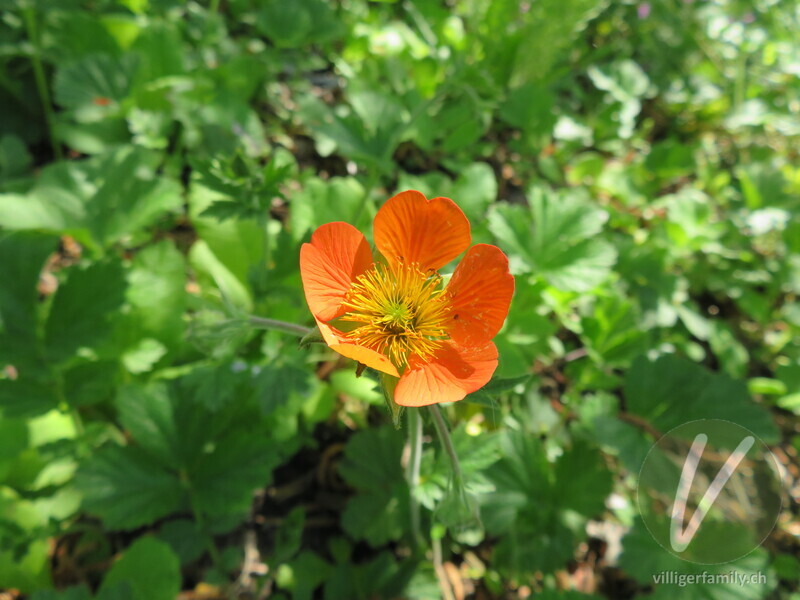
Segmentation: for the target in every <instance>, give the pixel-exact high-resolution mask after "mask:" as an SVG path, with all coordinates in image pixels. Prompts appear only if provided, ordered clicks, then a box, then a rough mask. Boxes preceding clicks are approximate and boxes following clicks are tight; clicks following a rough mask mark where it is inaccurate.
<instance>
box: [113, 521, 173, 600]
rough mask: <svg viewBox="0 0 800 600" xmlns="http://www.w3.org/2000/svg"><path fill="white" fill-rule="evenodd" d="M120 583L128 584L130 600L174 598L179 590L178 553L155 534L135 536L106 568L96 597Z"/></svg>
mask: <svg viewBox="0 0 800 600" xmlns="http://www.w3.org/2000/svg"><path fill="white" fill-rule="evenodd" d="M120 584H123V585H127V586H129V587H130V590H131V592H132V598H133V600H175V598H176V597H177V596H178V592H180V590H181V571H180V563H179V561H178V557H177V556H175V554H174V553H173V552H172V550H171V549H170V547H169V546H168V545H167V544H165V543H164V542H162V541H159V540H157V539H156V538H153V537H142V538H139V539H138V540H136V541H135V542H134V543H133V544H131V545H130V547H129V548H128V549H127V550H126V551H125V554H123V555H122V558H121V559H120V560H119V561H117V562H116V563H114V565H113V566H112V567H111V569H110V570H109V571H108V574H107V575H106V576H105V579H103V583H102V585H101V586H100V590H99V597H100V598H103V597H106V596H105V595H106V594H108V592H109V590H111V589H113V587H114V586H118V585H120Z"/></svg>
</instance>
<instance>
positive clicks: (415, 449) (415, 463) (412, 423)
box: [406, 408, 422, 549]
mask: <svg viewBox="0 0 800 600" xmlns="http://www.w3.org/2000/svg"><path fill="white" fill-rule="evenodd" d="M407 412H408V446H409V449H410V451H411V452H410V454H409V457H408V464H407V465H406V480H407V481H408V487H409V490H410V513H411V537H412V539H413V540H414V547H415V549H419V548H420V547H422V536H421V534H420V512H419V501H418V500H417V497H416V495H415V494H414V492H415V490H416V489H417V486H418V485H419V468H420V464H421V463H422V419H421V418H420V414H419V411H418V410H417V409H415V408H412V409H410V410H408V411H407Z"/></svg>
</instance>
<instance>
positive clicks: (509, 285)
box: [446, 244, 514, 346]
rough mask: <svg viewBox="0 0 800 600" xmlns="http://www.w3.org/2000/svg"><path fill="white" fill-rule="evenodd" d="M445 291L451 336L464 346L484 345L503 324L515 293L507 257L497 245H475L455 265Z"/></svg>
mask: <svg viewBox="0 0 800 600" xmlns="http://www.w3.org/2000/svg"><path fill="white" fill-rule="evenodd" d="M446 293H447V295H448V296H449V297H450V302H451V306H452V309H451V311H450V314H449V316H448V322H449V324H450V330H449V331H450V337H451V338H452V339H453V340H454V341H455V342H456V343H457V344H460V345H462V346H475V345H481V344H485V343H486V342H488V341H489V340H491V339H492V338H493V337H494V336H495V335H497V332H498V331H500V328H501V327H502V326H503V322H504V321H505V320H506V316H507V315H508V307H509V305H510V304H511V296H513V295H514V276H513V275H511V273H509V271H508V257H506V255H505V254H503V251H502V250H500V248H498V247H497V246H491V245H489V244H476V245H475V246H473V247H472V248H470V249H469V250H468V251H467V253H466V254H465V255H464V258H463V259H461V262H460V263H459V264H458V266H457V267H456V270H455V273H453V277H452V278H451V279H450V283H448V285H447V290H446Z"/></svg>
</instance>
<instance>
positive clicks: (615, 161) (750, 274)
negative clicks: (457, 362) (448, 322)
mask: <svg viewBox="0 0 800 600" xmlns="http://www.w3.org/2000/svg"><path fill="white" fill-rule="evenodd" d="M0 11H1V13H0V14H2V22H3V25H2V28H0V49H1V50H2V51H0V65H2V68H0V103H2V106H3V107H4V110H3V115H2V117H0V191H2V194H0V411H1V414H2V418H1V419H0V589H6V590H7V591H6V592H5V594H6V595H7V596H8V597H10V598H15V597H17V596H18V595H28V594H30V597H31V598H33V599H34V600H88V599H91V598H95V599H102V600H115V599H125V600H128V599H133V600H160V599H162V598H163V599H164V600H166V599H172V598H175V597H176V596H177V595H178V593H179V591H181V590H184V592H183V596H182V597H184V598H216V597H231V596H232V597H237V596H239V597H243V598H244V597H267V596H270V594H271V596H270V597H274V598H285V599H289V598H292V599H297V600H302V599H307V598H312V597H314V598H326V599H339V598H354V599H356V598H395V597H407V598H417V599H427V598H438V597H441V595H442V594H447V593H450V594H452V597H454V598H462V597H466V596H469V597H476V598H500V597H526V596H528V595H530V594H532V593H533V594H534V595H538V596H539V597H541V598H543V599H569V600H579V599H584V598H585V599H588V598H603V597H604V598H639V597H642V598H644V597H648V598H719V599H723V598H731V597H736V598H753V599H756V598H767V597H770V598H773V597H774V598H795V599H796V598H798V597H800V596H799V595H798V592H797V590H798V580H800V562H798V553H799V550H798V548H799V547H800V546H799V545H798V542H797V536H798V534H800V528H799V527H798V520H797V507H796V504H794V503H791V502H789V503H787V504H785V509H784V512H783V514H782V515H781V518H780V520H779V524H778V527H777V528H776V530H775V531H774V532H773V533H772V534H771V536H770V537H769V538H768V540H767V541H766V543H765V544H764V546H763V548H761V549H759V550H757V551H755V552H753V553H752V554H750V555H749V556H747V557H745V558H744V559H741V560H740V561H739V562H737V563H735V564H733V565H723V566H720V567H710V568H709V569H710V570H714V569H717V570H720V571H721V570H730V569H731V568H736V569H738V570H739V571H741V572H752V571H760V572H763V573H766V574H767V575H768V577H767V583H766V584H765V585H750V586H745V587H741V588H740V587H736V586H734V587H725V586H720V585H715V586H708V585H697V586H690V587H686V588H676V587H674V586H672V587H670V586H659V585H654V584H653V581H652V575H653V574H654V572H656V571H660V570H664V569H676V570H678V571H680V572H687V573H691V572H696V571H697V569H698V566H697V565H692V564H690V563H683V562H681V561H678V560H677V559H674V558H673V557H672V556H671V555H669V554H667V553H666V552H664V551H663V550H662V549H661V548H660V547H658V546H657V545H656V544H655V542H654V541H653V540H652V538H651V537H650V536H649V535H648V534H647V531H646V530H645V529H644V528H643V526H642V523H641V521H640V519H639V518H638V516H637V512H636V507H635V495H634V490H635V483H636V474H637V473H638V468H639V466H640V465H641V462H642V460H643V457H644V455H645V453H646V452H647V450H648V449H649V447H650V445H651V444H652V442H653V441H654V436H655V435H657V434H658V432H663V431H667V430H669V429H670V428H671V427H673V426H675V425H677V424H680V423H683V422H686V421H689V420H692V419H696V418H704V417H719V418H726V419H729V420H732V421H735V422H738V423H741V424H742V425H744V426H746V427H748V428H750V429H751V430H752V431H754V432H756V433H757V434H758V435H759V436H760V437H761V438H762V439H763V440H764V441H766V442H767V443H768V444H770V445H771V446H772V447H773V449H774V451H775V453H776V455H777V456H778V458H779V460H780V461H781V462H783V463H784V465H785V467H786V469H785V472H784V475H785V478H786V485H787V486H793V485H796V484H795V481H796V477H797V476H798V469H797V461H796V458H797V452H798V450H800V437H799V436H798V433H797V432H798V423H799V422H798V414H800V367H798V359H799V358H800V341H799V340H800V303H798V302H797V294H798V290H800V218H798V217H799V215H800V200H799V198H800V168H798V165H799V164H800V161H798V148H800V143H798V142H799V141H800V100H799V99H800V83H798V81H799V80H798V75H800V46H799V45H798V44H797V31H798V30H800V6H799V5H798V4H797V3H796V2H794V1H793V0H756V1H755V2H752V1H750V0H748V1H744V0H741V1H740V0H715V1H709V2H699V1H694V2H693V1H692V0H665V1H663V2H653V3H652V4H650V3H634V2H626V1H608V0H558V1H556V0H536V1H535V2H530V3H520V2H517V1H516V0H498V1H493V2H488V1H485V0H466V1H464V2H458V3H456V2H426V1H421V0H402V1H400V2H386V3H380V2H365V1H363V0H337V1H335V2H327V1H325V0H294V1H292V2H288V1H281V0H222V1H220V0H211V2H210V4H205V3H199V2H179V1H177V0H117V1H112V0H93V1H91V2H89V1H85V0H4V1H3V2H0ZM407 188H415V189H419V190H421V191H423V192H425V193H428V194H429V195H443V196H450V197H452V198H454V199H455V200H456V201H457V202H458V203H459V205H460V206H461V207H462V208H463V209H464V211H465V212H466V213H467V215H468V217H469V218H470V221H471V223H472V226H473V237H474V241H476V242H489V243H495V244H497V245H499V246H500V247H501V248H503V249H504V250H505V251H506V252H507V253H508V255H509V257H510V259H511V264H512V270H513V272H514V273H515V275H516V277H517V291H516V295H515V298H514V302H513V304H512V309H511V313H510V315H509V318H508V322H507V325H506V327H505V328H504V330H503V331H502V332H501V334H500V335H499V336H498V338H497V343H498V346H499V348H500V350H501V363H500V368H499V370H498V378H499V379H497V380H495V381H493V382H492V383H491V384H490V385H489V386H488V387H487V388H486V389H485V390H482V391H481V392H478V393H476V394H474V395H472V396H471V397H469V398H468V399H467V400H466V401H464V402H461V403H457V404H456V405H453V406H451V407H449V408H447V410H446V414H447V416H448V418H449V421H450V423H451V424H452V426H453V428H454V431H453V436H454V443H455V446H456V449H457V450H458V452H459V454H460V456H461V461H462V467H463V470H464V477H465V481H466V484H467V494H466V497H465V498H456V497H452V493H451V491H452V490H451V488H450V486H449V485H448V478H449V473H450V469H449V465H448V463H447V460H446V457H445V456H443V455H442V453H441V451H440V450H439V448H438V446H437V445H436V443H435V439H433V438H431V437H426V438H425V444H424V453H423V456H422V458H421V461H422V462H421V471H420V480H419V485H417V486H414V491H413V494H414V500H413V501H412V500H411V496H410V493H411V490H410V489H409V484H408V483H407V478H406V475H405V473H404V469H403V465H404V464H405V462H404V461H407V457H406V455H405V454H404V447H405V432H404V431H396V430H394V429H393V428H392V427H391V425H389V424H388V423H389V422H390V419H389V417H388V414H387V412H386V411H385V409H384V407H383V399H382V396H381V393H380V391H379V389H378V386H377V381H376V380H375V379H374V378H373V377H371V376H370V375H369V374H367V375H365V376H363V377H361V378H356V376H355V366H354V365H353V364H352V363H349V362H347V361H342V360H337V357H336V356H335V355H333V354H332V353H330V352H328V351H327V350H326V349H324V348H321V347H319V346H314V347H312V348H311V349H300V348H298V344H297V339H296V338H295V337H293V336H291V335H287V334H285V333H280V332H275V331H262V330H260V329H259V328H258V327H257V325H258V323H256V322H253V321H252V320H251V315H254V316H261V317H269V318H274V319H282V320H286V321H290V322H294V323H302V324H309V322H310V315H309V314H308V312H307V309H306V306H305V302H304V300H303V296H302V290H301V286H300V278H299V273H298V265H297V256H298V249H299V245H300V244H301V243H302V242H303V241H305V240H307V239H308V237H309V235H310V233H311V231H312V230H313V229H314V228H315V227H317V226H318V225H320V224H322V223H325V222H329V221H333V220H345V221H349V222H352V223H355V224H356V225H357V226H359V227H360V228H362V229H363V230H365V231H367V232H368V231H369V225H370V223H371V216H372V215H373V214H374V212H375V210H376V208H377V206H379V204H380V202H381V201H382V200H383V199H385V198H387V197H389V196H390V195H391V194H393V193H394V192H395V191H399V190H402V189H407ZM426 431H427V432H428V433H429V434H432V432H433V430H432V428H431V427H430V424H429V423H426ZM404 457H405V458H404ZM793 493H794V495H795V497H796V494H797V487H794V492H793ZM417 506H418V507H419V508H416V507H417ZM417 510H419V511H420V514H419V521H420V523H421V532H420V535H419V536H416V537H417V539H415V533H414V531H413V530H412V527H411V523H412V522H413V520H414V516H413V515H412V513H414V512H416V511H417ZM478 517H479V518H478ZM620 539H621V541H620ZM720 543H724V539H722V540H721V541H720ZM415 548H417V549H416V550H415ZM442 586H443V587H444V588H445V589H446V591H442ZM0 595H2V594H0Z"/></svg>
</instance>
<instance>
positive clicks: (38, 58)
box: [22, 6, 63, 160]
mask: <svg viewBox="0 0 800 600" xmlns="http://www.w3.org/2000/svg"><path fill="white" fill-rule="evenodd" d="M22 16H23V18H24V19H25V29H26V31H27V34H28V40H30V43H31V46H32V47H33V52H32V53H31V65H32V66H33V76H34V79H35V80H36V90H37V92H38V93H39V101H40V102H41V103H42V110H43V111H44V118H45V121H46V123H47V132H48V134H49V136H50V145H51V146H52V147H53V156H55V158H56V160H61V159H62V158H63V155H62V153H61V145H60V144H59V143H58V139H57V138H56V131H55V122H56V119H55V113H54V112H53V105H52V104H51V102H50V90H49V89H48V87H47V78H46V77H45V74H44V66H43V65H42V46H41V42H40V40H39V31H38V28H37V24H36V12H35V10H34V9H33V7H32V6H28V7H26V8H24V9H23V10H22Z"/></svg>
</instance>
